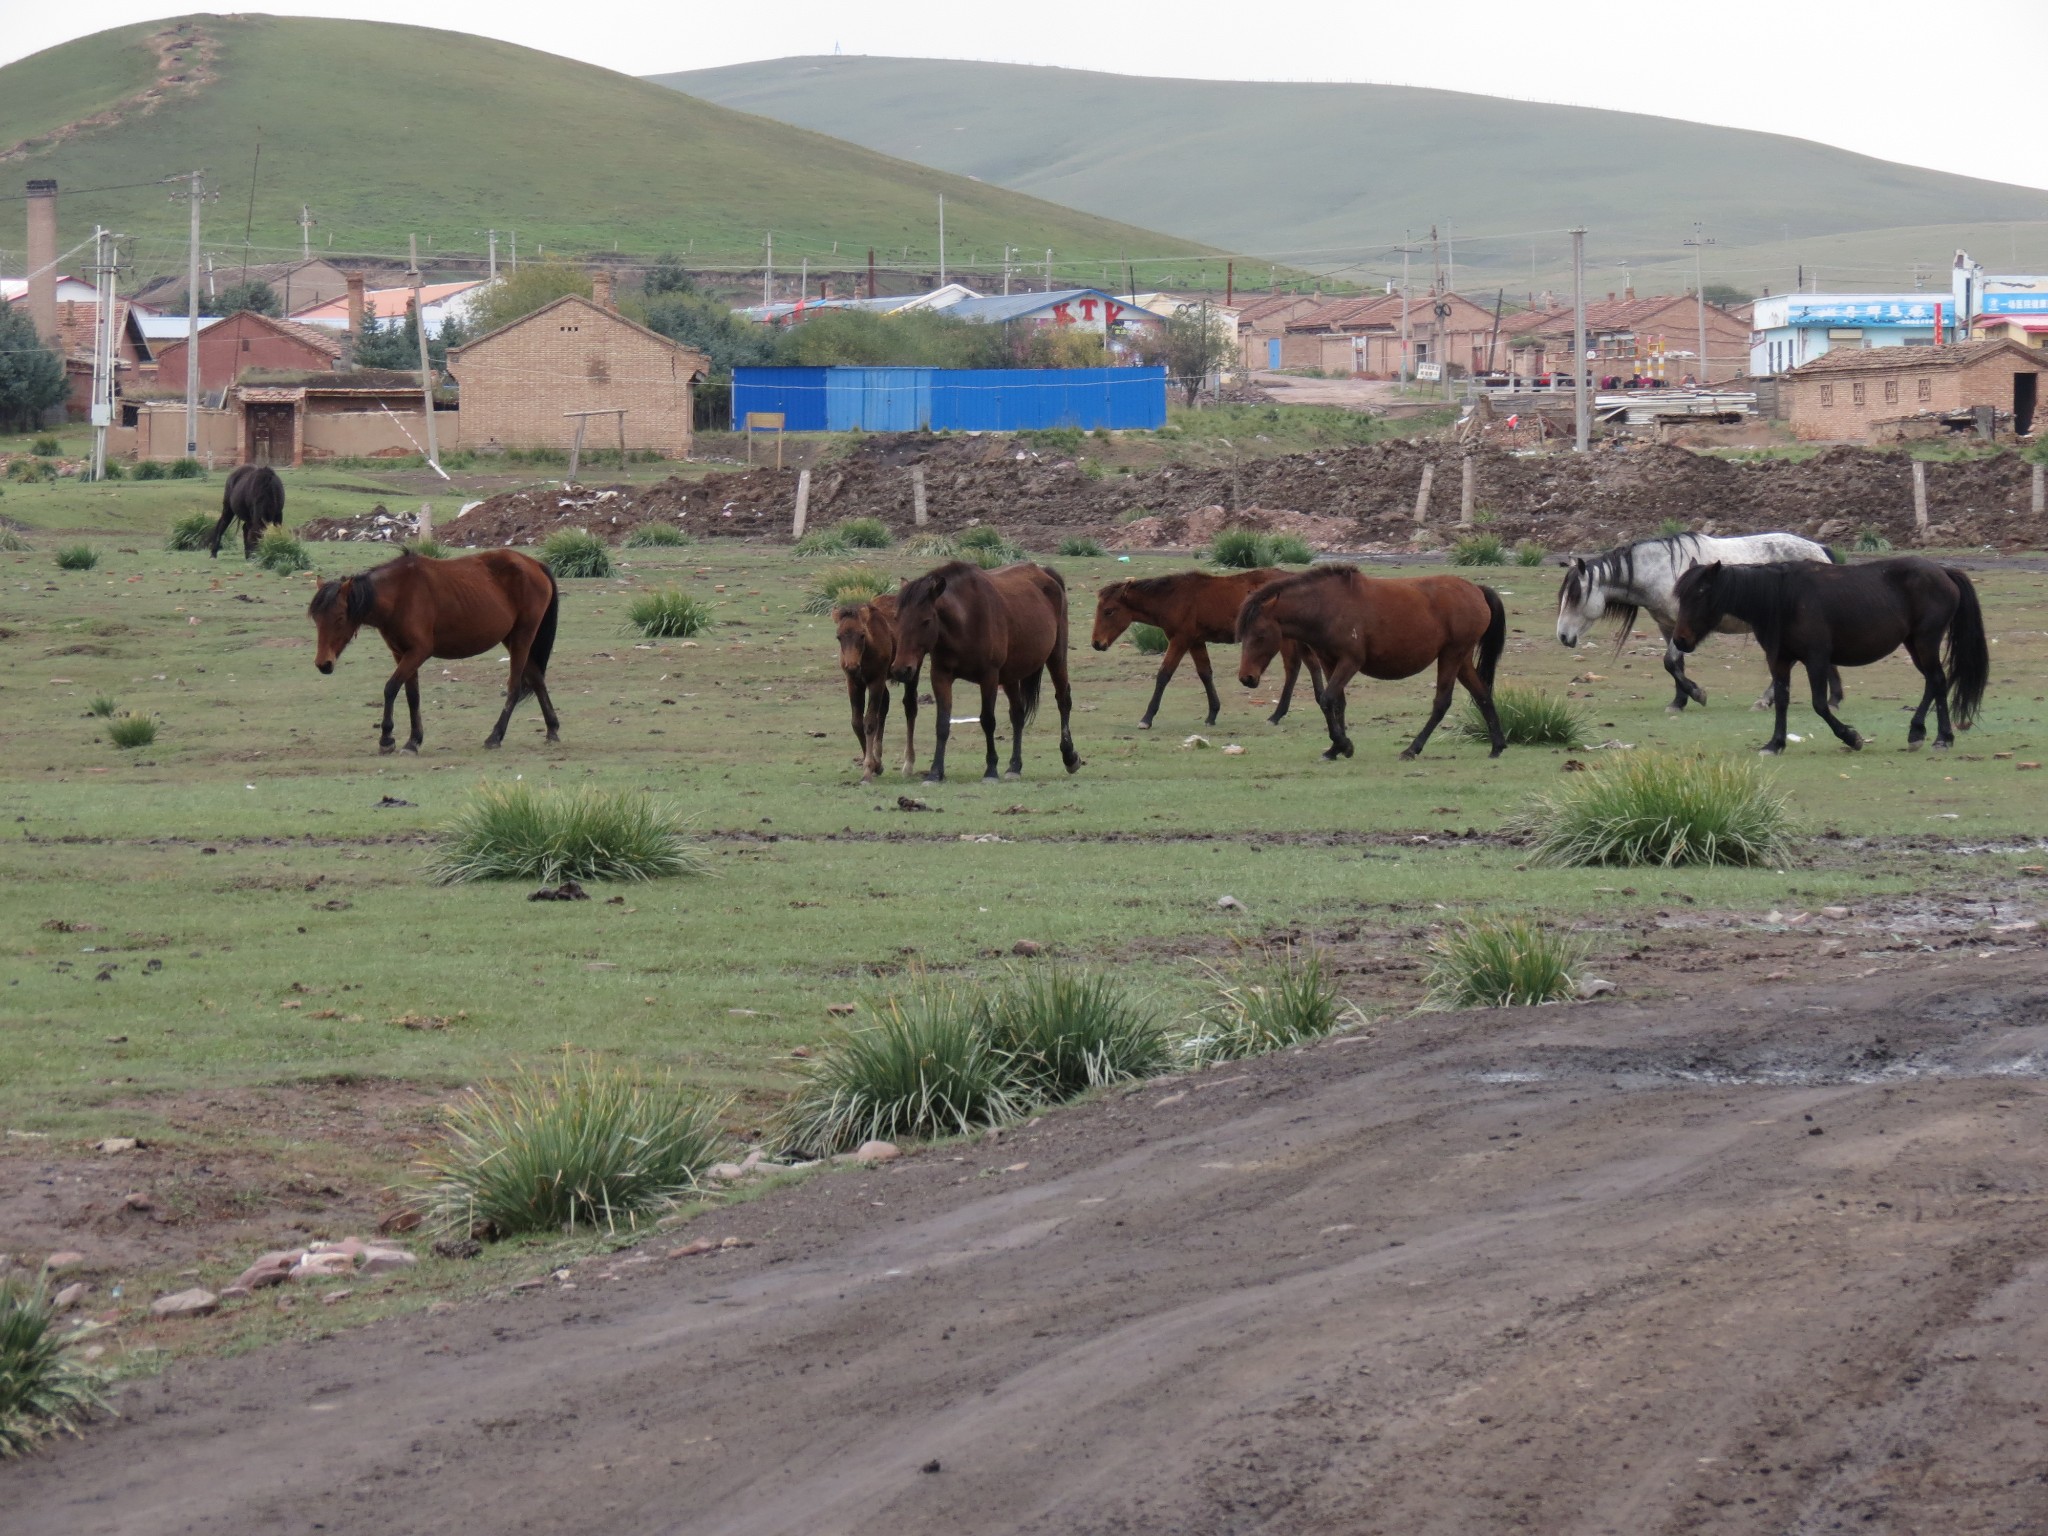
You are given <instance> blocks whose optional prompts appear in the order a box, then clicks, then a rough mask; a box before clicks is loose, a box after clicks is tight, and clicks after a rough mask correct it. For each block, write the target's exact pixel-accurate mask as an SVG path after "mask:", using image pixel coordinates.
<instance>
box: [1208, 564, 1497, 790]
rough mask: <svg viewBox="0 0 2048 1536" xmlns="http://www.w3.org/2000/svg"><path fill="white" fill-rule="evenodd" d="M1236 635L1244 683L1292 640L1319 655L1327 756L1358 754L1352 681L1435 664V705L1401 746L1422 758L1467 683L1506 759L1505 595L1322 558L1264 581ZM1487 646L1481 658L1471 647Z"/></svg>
mask: <svg viewBox="0 0 2048 1536" xmlns="http://www.w3.org/2000/svg"><path fill="white" fill-rule="evenodd" d="M1237 638H1238V639H1239V640H1240V641H1242V642H1243V644H1244V653H1243V660H1242V661H1241V662H1240V664H1239V667H1238V673H1237V680H1238V681H1239V682H1241V683H1243V684H1244V685H1245V687H1247V688H1251V687H1254V686H1256V685H1257V683H1258V681H1259V677H1260V675H1261V674H1262V673H1263V672H1264V671H1265V670H1266V668H1267V666H1268V665H1270V664H1271V662H1272V660H1273V657H1274V654H1275V653H1276V652H1278V651H1279V649H1280V646H1281V644H1282V643H1283V642H1284V641H1287V640H1292V641H1294V642H1296V643H1297V644H1299V645H1300V646H1301V647H1302V648H1303V649H1304V650H1306V651H1308V652H1309V654H1311V655H1313V656H1316V657H1318V658H1320V659H1321V661H1322V663H1323V666H1324V667H1325V668H1326V669H1327V671H1328V674H1329V675H1328V676H1327V677H1325V678H1324V679H1323V717H1324V719H1325V720H1327V721H1328V722H1329V726H1330V747H1329V750H1328V751H1326V752H1325V753H1323V757H1324V759H1325V760H1328V759H1330V758H1335V757H1349V756H1351V738H1350V736H1349V735H1347V734H1346V733H1345V730H1344V685H1345V684H1346V683H1348V682H1350V681H1351V679H1352V678H1353V677H1354V676H1355V675H1356V674H1358V673H1360V672H1363V673H1364V674H1365V675H1366V676H1367V677H1383V678H1397V677H1413V676H1414V675H1415V674H1416V673H1418V672H1420V671H1422V670H1423V668H1425V667H1427V666H1428V665H1429V664H1430V663H1431V662H1434V663H1436V704H1435V707H1434V708H1432V709H1431V710H1430V713H1429V723H1428V724H1426V725H1424V726H1423V728H1422V734H1420V735H1419V736H1417V737H1416V738H1415V739H1414V740H1413V741H1411V742H1410V743H1409V744H1408V746H1407V749H1406V750H1405V751H1403V752H1402V754H1401V756H1402V757H1404V758H1408V757H1414V756H1415V755H1416V754H1417V753H1419V752H1420V751H1421V750H1422V748H1423V744H1424V743H1425V742H1427V741H1428V740H1429V736H1430V732H1432V731H1434V730H1435V729H1436V728H1437V723H1438V722H1439V721H1441V720H1442V719H1443V717H1444V711H1445V710H1447V709H1449V708H1450V707H1451V687H1452V684H1454V683H1463V684H1464V685H1465V690H1466V692H1468V693H1470V694H1471V695H1472V697H1473V699H1474V700H1476V701H1477V703H1478V705H1479V712H1480V713H1481V714H1482V715H1484V716H1485V717H1486V730H1487V734H1488V735H1489V736H1490V737H1491V738H1492V740H1493V752H1492V754H1491V755H1492V756H1494V757H1499V756H1500V754H1501V751H1502V749H1503V748H1505V747H1506V746H1507V740H1506V738H1505V737H1504V736H1502V735H1501V729H1500V716H1499V715H1498V714H1496V713H1495V712H1494V708H1493V670H1494V668H1495V667H1496V666H1497V665H1498V664H1499V662H1500V653H1501V649H1502V647H1503V646H1505V645H1506V644H1507V638H1508V617H1507V611H1506V610H1505V609H1503V608H1502V607H1501V604H1500V595H1499V594H1498V593H1496V592H1495V591H1494V590H1493V588H1491V587H1482V586H1479V585H1478V584H1477V583H1475V582H1470V581H1466V580H1464V579H1463V578H1462V577H1458V576H1421V577H1411V578H1401V579H1392V580H1390V579H1385V578H1381V577H1376V576H1367V575H1365V574H1364V573H1363V572H1361V571H1360V570H1359V569H1358V567H1357V566H1355V565H1319V566H1317V567H1316V568H1315V569H1314V570H1312V571H1310V572H1308V573H1307V574H1306V575H1303V576H1290V577H1289V578H1288V579H1287V580H1285V581H1276V582H1274V583H1273V584H1272V585H1271V586H1266V587H1261V588H1260V589H1259V590H1258V591H1256V592H1254V593H1253V594H1252V595H1251V596H1250V597H1249V598H1247V599H1246V600H1245V605H1244V611H1243V612H1242V613H1240V614H1239V615H1238V619H1237ZM1475 650H1476V651H1477V652H1478V653H1479V661H1478V665H1477V666H1474V665H1473V660H1472V657H1473V652H1474V651H1475Z"/></svg>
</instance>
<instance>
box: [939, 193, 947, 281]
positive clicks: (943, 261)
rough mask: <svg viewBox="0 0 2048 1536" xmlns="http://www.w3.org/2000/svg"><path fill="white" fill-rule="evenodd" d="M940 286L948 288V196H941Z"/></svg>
mask: <svg viewBox="0 0 2048 1536" xmlns="http://www.w3.org/2000/svg"><path fill="white" fill-rule="evenodd" d="M939 286H940V287H941V288H943V287H945V286H946V194H945V193H943V192H941V193H940V194H939Z"/></svg>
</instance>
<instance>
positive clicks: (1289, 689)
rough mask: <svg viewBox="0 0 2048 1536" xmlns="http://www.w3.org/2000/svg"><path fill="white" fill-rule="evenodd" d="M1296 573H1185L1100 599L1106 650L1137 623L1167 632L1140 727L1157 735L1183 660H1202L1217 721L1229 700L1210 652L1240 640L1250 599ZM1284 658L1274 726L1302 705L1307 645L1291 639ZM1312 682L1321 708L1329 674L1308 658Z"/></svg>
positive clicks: (1114, 585)
mask: <svg viewBox="0 0 2048 1536" xmlns="http://www.w3.org/2000/svg"><path fill="white" fill-rule="evenodd" d="M1291 574H1292V573H1291V572H1288V571H1283V570H1280V569H1279V568H1277V567H1274V566H1266V567H1263V568H1261V569H1259V570H1255V571H1232V572H1231V573H1230V574H1229V575H1227V576H1212V575H1210V574H1209V573H1208V572H1207V571H1181V572H1179V573H1178V574H1176V575H1172V576H1145V577H1141V578H1139V579H1137V580H1135V581H1112V582H1111V583H1110V584H1109V585H1108V586H1106V587H1104V588H1103V589H1102V590H1101V591H1100V592H1099V593H1097V594H1096V597H1095V634H1094V637H1093V638H1094V644H1095V649H1097V650H1098V651H1106V650H1108V649H1109V648H1110V646H1112V645H1114V644H1115V643H1116V637H1117V636H1118V635H1120V634H1122V633H1123V632H1124V631H1125V630H1127V629H1129V628H1130V627H1131V625H1132V624H1134V623H1135V624H1156V625H1157V626H1158V627H1159V628H1161V629H1163V630H1165V631H1166V655H1165V657H1164V658H1163V659H1162V660H1161V661H1160V663H1159V676H1158V678H1157V680H1156V681H1155V682H1154V683H1153V685H1152V702H1151V703H1150V704H1148V705H1146V706H1145V717H1144V718H1143V719H1142V720H1140V721H1139V722H1138V724H1139V726H1140V727H1141V728H1143V729H1145V730H1148V731H1149V730H1151V729H1152V717H1153V716H1154V715H1156V714H1158V713H1159V701H1160V699H1161V698H1162V697H1164V695H1165V693H1166V685H1167V682H1168V681H1169V680H1170V679H1171V678H1172V677H1173V674H1174V672H1175V671H1176V670H1177V669H1178V668H1179V666H1180V659H1181V657H1183V656H1192V657H1194V659H1195V675H1196V676H1197V677H1199V678H1200V679H1201V680H1202V691H1203V692H1204V693H1206V694H1208V695H1209V720H1208V723H1209V724H1210V725H1214V724H1215V723H1216V714H1217V711H1219V710H1220V709H1222V708H1223V701H1222V700H1221V699H1219V698H1217V697H1216V681H1215V679H1214V678H1213V677H1212V676H1211V675H1210V673H1209V646H1210V645H1211V644H1216V645H1228V644H1229V643H1230V642H1231V641H1233V640H1235V639H1236V638H1237V611H1238V610H1239V609H1240V608H1242V607H1243V606H1244V600H1245V599H1246V598H1248V597H1250V596H1251V595H1252V594H1253V593H1254V592H1256V591H1258V589H1259V588H1261V587H1263V586H1266V585H1268V584H1270V583H1272V582H1275V581H1280V580H1283V579H1285V578H1286V577H1287V576H1289V575H1291ZM1280 659H1281V661H1282V662H1283V663H1285V664H1286V667H1287V682H1286V685H1285V686H1284V687H1283V688H1281V690H1280V707H1279V708H1278V709H1275V710H1274V711H1273V713H1272V714H1271V715H1270V716H1268V717H1267V721H1268V723H1269V724H1271V725H1278V724H1279V723H1280V722H1281V720H1283V719H1284V718H1285V717H1286V715H1287V706H1288V705H1289V704H1290V703H1292V702H1293V700H1294V680H1295V678H1296V677H1298V676H1299V675H1300V673H1301V663H1302V653H1301V647H1300V646H1298V645H1296V644H1295V643H1294V642H1293V641H1292V640H1287V641H1283V642H1282V643H1281V646H1280ZM1308 679H1309V686H1310V687H1311V688H1312V689H1314V690H1315V695H1316V699H1317V701H1318V702H1320V701H1321V699H1322V696H1323V669H1322V668H1321V667H1320V666H1319V665H1317V663H1316V659H1315V658H1314V657H1313V656H1311V657H1309V658H1308Z"/></svg>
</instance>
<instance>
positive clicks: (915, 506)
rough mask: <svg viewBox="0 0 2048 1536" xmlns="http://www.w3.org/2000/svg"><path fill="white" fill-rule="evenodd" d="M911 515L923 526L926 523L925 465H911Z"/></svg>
mask: <svg viewBox="0 0 2048 1536" xmlns="http://www.w3.org/2000/svg"><path fill="white" fill-rule="evenodd" d="M910 516H911V520H912V521H913V522H915V523H916V524H917V526H918V527H920V528H922V527H923V526H924V523H925V499H924V466H923V465H922V464H913V465H911V466H910Z"/></svg>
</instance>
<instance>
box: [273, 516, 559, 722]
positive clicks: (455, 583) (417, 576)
mask: <svg viewBox="0 0 2048 1536" xmlns="http://www.w3.org/2000/svg"><path fill="white" fill-rule="evenodd" d="M561 609H562V597H561V593H560V592H558V591H557V590H556V589H555V578H554V576H553V575H552V574H551V573H550V572H549V570H548V568H547V567H546V566H544V565H542V564H541V563H540V562H539V561H538V560H535V559H533V558H532V557H531V556H529V555H522V554H520V553H519V552H518V551H517V550H513V549H487V550H485V551H484V552H483V553H482V554H479V555H465V556H463V557H462V558H461V559H458V560H422V559H421V558H420V557H419V556H418V555H415V554H412V553H410V552H408V553H406V554H403V555H400V556H399V557H398V558H397V559H396V560H389V561H386V562H385V563H384V564H383V565H380V566H378V567H377V568H376V569H375V570H370V571H364V572H363V573H362V574H361V575H360V576H344V577H342V578H341V580H339V581H328V582H322V583H321V585H320V590H319V591H317V592H315V593H314V594H313V601H312V603H311V604H310V605H309V606H308V607H307V609H306V612H307V613H308V614H309V615H310V616H311V617H312V620H313V627H314V629H315V630H316V631H318V633H319V637H320V648H319V651H318V654H317V655H315V657H314V658H313V665H314V666H316V667H318V668H319V669H320V670H321V671H322V672H323V673H325V672H332V671H333V670H334V663H335V660H336V658H338V657H339V656H340V655H341V653H342V652H343V651H345V650H347V649H348V643H349V641H351V640H353V639H354V638H355V635H356V631H357V630H358V629H360V628H361V627H362V626H363V625H365V624H367V625H369V626H370V628H372V629H374V630H376V631H377V632H378V633H379V634H381V635H382V636H383V637H384V643H385V644H386V645H388V646H389V647H391V654H392V656H393V657H394V658H395V659H396V660H397V662H398V670H397V671H395V672H393V673H392V674H391V676H390V678H389V679H388V680H387V681H386V682H385V684H384V728H383V733H382V735H381V736H380V737H379V738H378V741H377V750H378V751H380V752H389V751H390V750H391V748H392V740H391V706H392V703H393V702H394V701H395V700H396V699H397V697H398V690H399V687H400V685H401V684H402V685H403V686H404V688H405V702H406V707H407V708H409V709H410V710H411V711H412V735H411V736H410V737H409V738H408V739H407V740H406V743H405V750H406V751H408V752H417V751H419V749H420V675H419V674H420V666H421V664H422V663H424V662H425V661H426V660H427V658H428V657H430V656H439V657H442V658H443V659H448V660H453V659H455V658H458V657H463V656H480V655H482V654H483V653H484V652H485V651H488V650H489V649H491V647H492V646H495V645H502V646H504V647H505V649H506V650H507V651H509V652H510V653H511V660H512V665H511V666H510V667H509V668H507V669H506V670H507V673H508V676H507V677H506V680H505V709H504V712H503V713H502V714H500V715H499V716H498V724H497V728H496V729H495V730H493V731H492V732H491V734H490V736H489V738H488V739H487V740H486V741H485V742H484V745H485V746H487V747H495V746H497V745H498V744H499V743H500V742H502V741H504V739H505V726H506V723H507V722H508V721H510V720H511V718H512V708H513V706H514V705H516V704H517V703H518V702H519V701H520V700H521V699H523V698H525V697H526V695H527V694H529V693H531V694H533V695H534V696H535V697H536V698H538V699H539V700H540V710H541V713H542V714H543V715H544V716H546V717H547V722H548V740H549V741H560V740H561V739H562V738H561V736H560V735H559V734H558V733H559V732H560V730H561V725H562V722H561V721H560V720H558V719H557V718H556V717H555V705H554V701H553V700H552V699H550V698H549V697H548V682H547V671H548V656H549V654H550V653H551V652H552V651H553V650H554V648H555V620H556V619H557V618H558V617H559V616H560V614H561Z"/></svg>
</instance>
